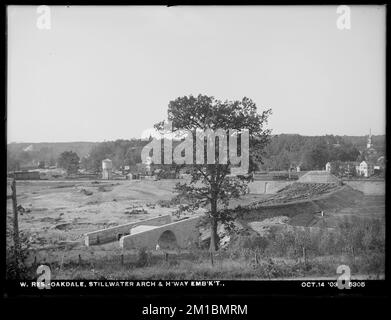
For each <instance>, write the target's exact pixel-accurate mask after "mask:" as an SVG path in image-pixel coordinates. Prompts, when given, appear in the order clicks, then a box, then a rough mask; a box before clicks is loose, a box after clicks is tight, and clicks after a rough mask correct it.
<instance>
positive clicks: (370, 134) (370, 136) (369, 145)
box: [367, 129, 372, 149]
mask: <svg viewBox="0 0 391 320" xmlns="http://www.w3.org/2000/svg"><path fill="white" fill-rule="evenodd" d="M371 148H372V133H371V129H369V136H368V142H367V149H371Z"/></svg>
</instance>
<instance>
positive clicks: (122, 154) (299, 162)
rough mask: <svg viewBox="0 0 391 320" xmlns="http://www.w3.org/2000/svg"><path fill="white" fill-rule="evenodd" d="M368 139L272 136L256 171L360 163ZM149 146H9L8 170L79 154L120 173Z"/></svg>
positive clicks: (83, 161)
mask: <svg viewBox="0 0 391 320" xmlns="http://www.w3.org/2000/svg"><path fill="white" fill-rule="evenodd" d="M366 139H367V137H366V136H361V137H350V136H334V135H326V136H301V135H298V134H279V135H273V136H272V137H271V138H270V142H269V144H268V145H267V146H266V147H265V149H264V150H263V155H262V162H260V163H257V164H256V166H255V167H257V168H258V169H260V170H266V169H267V170H288V168H290V167H296V166H300V167H301V170H322V169H324V166H325V164H326V163H327V162H332V161H342V162H346V161H360V160H362V159H363V158H364V157H365V153H362V154H361V155H360V152H359V150H365V149H366ZM372 141H373V145H374V148H375V149H376V150H377V151H379V154H380V155H381V154H384V148H385V145H384V144H385V137H384V136H373V138H372ZM147 143H148V141H143V140H141V139H132V140H116V141H105V142H97V143H92V142H85V143H84V142H74V143H71V142H70V143H50V144H49V143H42V144H32V145H33V147H34V150H33V151H25V150H24V149H25V148H26V147H27V146H29V144H26V143H20V144H19V143H12V144H9V145H8V146H7V147H8V150H7V170H8V171H13V170H20V169H22V168H24V167H29V166H30V167H33V166H35V167H40V168H43V167H48V166H55V165H56V164H57V165H59V164H58V160H59V157H60V155H61V153H63V152H65V151H73V152H75V153H76V154H77V156H78V157H79V158H80V168H82V169H86V170H88V171H96V172H97V171H101V166H102V160H104V159H106V158H109V159H111V160H112V161H113V166H114V168H116V169H119V168H121V167H124V166H132V165H135V164H137V163H140V162H141V150H142V148H143V147H144V146H145V145H146V144H147ZM175 144H176V143H174V146H175ZM380 155H379V156H380ZM172 169H173V168H171V171H172Z"/></svg>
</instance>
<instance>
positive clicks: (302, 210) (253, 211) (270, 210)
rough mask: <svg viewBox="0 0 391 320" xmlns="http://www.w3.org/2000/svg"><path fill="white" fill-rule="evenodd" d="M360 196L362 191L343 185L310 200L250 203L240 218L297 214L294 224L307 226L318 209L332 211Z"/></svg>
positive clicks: (255, 218) (248, 218) (258, 218)
mask: <svg viewBox="0 0 391 320" xmlns="http://www.w3.org/2000/svg"><path fill="white" fill-rule="evenodd" d="M362 196H363V193H362V192H360V191H358V190H354V189H353V188H351V187H350V186H346V185H345V186H342V187H340V188H338V189H337V190H335V191H333V192H331V193H328V194H325V195H322V196H320V197H318V198H314V199H311V200H302V201H296V202H289V203H284V204H277V205H268V206H259V207H252V206H251V205H250V206H248V208H247V210H246V212H245V213H243V217H242V218H243V220H244V221H245V222H251V221H261V220H263V219H267V218H272V217H276V216H287V217H289V218H293V217H295V216H298V217H301V219H298V220H300V221H297V223H295V224H296V225H302V226H308V224H310V223H311V221H312V218H313V217H314V216H315V214H316V213H319V212H320V211H325V212H327V211H334V210H338V209H343V208H346V207H350V206H353V205H354V204H355V203H356V202H357V200H358V199H360V198H361V197H362Z"/></svg>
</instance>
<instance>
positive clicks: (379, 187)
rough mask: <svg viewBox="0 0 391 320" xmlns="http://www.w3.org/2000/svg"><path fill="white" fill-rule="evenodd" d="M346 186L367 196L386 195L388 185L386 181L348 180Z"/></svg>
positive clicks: (345, 182)
mask: <svg viewBox="0 0 391 320" xmlns="http://www.w3.org/2000/svg"><path fill="white" fill-rule="evenodd" d="M344 184H346V185H348V186H350V187H352V188H353V189H355V190H358V191H361V192H362V193H364V194H365V195H384V194H386V183H385V181H384V180H346V181H344Z"/></svg>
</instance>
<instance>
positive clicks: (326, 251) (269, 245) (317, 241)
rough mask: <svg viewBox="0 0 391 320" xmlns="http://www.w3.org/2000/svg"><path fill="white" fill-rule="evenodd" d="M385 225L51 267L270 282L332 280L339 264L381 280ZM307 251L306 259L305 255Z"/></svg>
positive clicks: (109, 274) (92, 274) (78, 273)
mask: <svg viewBox="0 0 391 320" xmlns="http://www.w3.org/2000/svg"><path fill="white" fill-rule="evenodd" d="M384 245H385V225H384V221H381V220H369V219H368V220H362V221H355V222H354V223H351V222H347V221H343V222H342V223H341V224H340V225H339V226H338V228H337V230H335V231H334V232H332V231H328V230H327V229H324V230H323V231H322V230H321V231H320V232H309V231H308V230H300V229H295V230H294V231H293V230H287V231H281V232H275V233H274V236H272V237H267V238H266V237H261V236H259V235H258V234H257V233H255V232H242V233H240V236H238V237H236V238H235V239H232V245H231V246H229V247H228V248H226V249H221V250H220V251H219V252H217V253H215V254H214V255H213V264H212V262H211V256H210V252H209V251H208V250H207V249H206V250H205V249H201V248H194V249H193V250H191V251H190V252H170V253H168V254H165V253H164V252H155V251H154V250H152V251H148V250H146V249H140V250H139V251H138V252H137V253H136V254H128V255H126V254H125V257H124V260H123V263H121V258H120V257H118V258H113V257H105V258H100V259H99V258H98V259H90V260H89V261H88V263H87V262H86V263H83V264H81V265H80V264H79V263H78V262H77V261H76V260H75V261H73V262H66V263H64V265H63V266H62V268H61V271H58V270H59V269H60V268H59V263H52V265H51V267H52V268H53V270H54V271H53V273H52V275H53V278H54V279H130V280H131V279H151V280H156V279H274V278H297V277H317V276H323V277H327V276H329V277H334V276H336V268H337V267H338V266H339V265H341V264H346V265H349V267H350V268H351V272H352V274H353V275H354V274H361V275H371V276H375V277H376V276H377V277H380V276H382V275H384V272H385V254H384V250H385V248H384ZM303 248H305V253H306V259H304V256H303Z"/></svg>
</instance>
